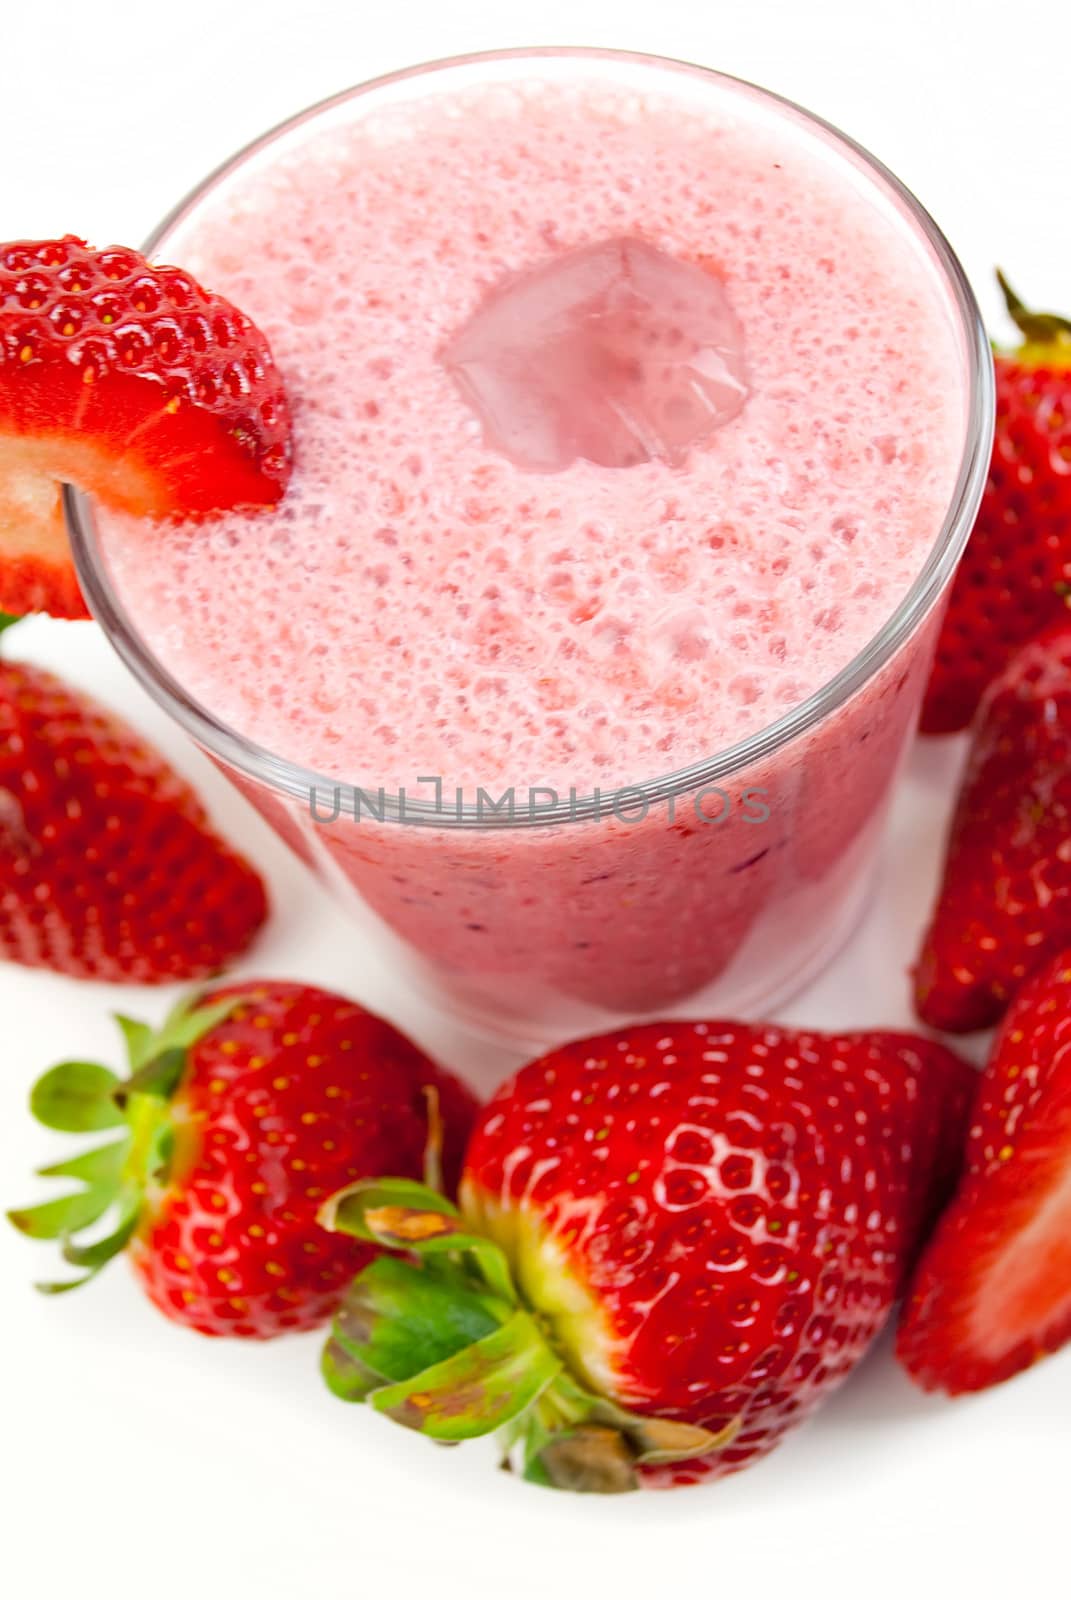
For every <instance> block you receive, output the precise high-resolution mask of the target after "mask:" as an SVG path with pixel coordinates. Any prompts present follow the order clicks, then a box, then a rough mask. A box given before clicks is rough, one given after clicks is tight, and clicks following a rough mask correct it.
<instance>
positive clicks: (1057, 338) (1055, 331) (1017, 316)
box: [997, 267, 1071, 344]
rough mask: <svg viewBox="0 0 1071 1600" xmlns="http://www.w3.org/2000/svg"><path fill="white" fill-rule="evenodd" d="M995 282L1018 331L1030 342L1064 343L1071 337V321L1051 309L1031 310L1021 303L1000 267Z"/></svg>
mask: <svg viewBox="0 0 1071 1600" xmlns="http://www.w3.org/2000/svg"><path fill="white" fill-rule="evenodd" d="M997 282H998V283H999V284H1000V288H1001V292H1002V294H1003V295H1004V304H1005V305H1006V306H1007V308H1008V315H1009V316H1010V317H1011V319H1012V321H1013V322H1014V323H1015V326H1016V327H1017V328H1018V329H1019V332H1020V333H1021V334H1022V335H1023V337H1024V339H1026V340H1027V341H1028V342H1029V343H1030V344H1066V343H1067V342H1068V340H1069V338H1071V321H1069V320H1068V318H1067V317H1060V316H1057V315H1056V314H1055V313H1054V312H1051V311H1031V310H1030V309H1029V308H1028V307H1027V306H1025V305H1024V304H1023V302H1022V301H1021V300H1020V298H1019V296H1018V295H1017V294H1016V292H1015V290H1014V289H1013V288H1012V286H1011V284H1010V283H1009V282H1008V280H1007V278H1006V277H1005V276H1004V274H1003V272H1002V271H1001V269H1000V268H999V267H998V268H997Z"/></svg>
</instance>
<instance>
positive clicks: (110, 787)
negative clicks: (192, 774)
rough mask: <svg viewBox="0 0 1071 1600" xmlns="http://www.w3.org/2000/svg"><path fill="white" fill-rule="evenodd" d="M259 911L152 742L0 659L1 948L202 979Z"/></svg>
mask: <svg viewBox="0 0 1071 1600" xmlns="http://www.w3.org/2000/svg"><path fill="white" fill-rule="evenodd" d="M267 910H268V906H267V898H266V895H265V891H264V886H263V884H262V882H261V880H260V878H259V876H258V875H257V873H256V872H255V871H254V870H253V868H252V867H251V866H249V865H248V863H247V862H245V861H244V860H242V858H241V857H240V856H238V855H237V854H236V853H235V852H234V851H232V850H231V849H230V848H229V847H228V846H227V845H226V844H225V843H224V842H223V841H222V840H221V839H220V838H219V837H218V836H217V835H216V834H215V833H214V832H213V831H212V829H211V827H210V824H209V820H208V817H207V815H206V813H205V811H204V809H203V807H202V806H201V804H200V801H199V800H198V799H197V797H196V795H195V794H194V792H193V790H192V789H191V788H190V787H189V785H188V784H187V783H186V782H185V781H184V780H183V779H182V778H180V777H179V775H178V774H177V773H176V772H175V771H173V770H172V768H171V767H169V766H168V765H167V763H166V762H165V761H164V760H163V758H162V757H161V756H160V755H159V754H158V753H157V752H156V751H155V750H153V749H152V747H151V746H150V745H148V744H146V743H145V741H144V740H142V739H141V738H140V737H139V736H138V735H137V734H136V733H135V732H134V731H133V730H132V729H131V728H129V727H128V726H127V725H126V724H125V723H123V722H122V721H121V720H120V719H119V718H118V717H116V716H114V715H113V714H112V713H111V712H108V711H106V710H105V709H104V708H103V707H101V706H99V705H97V704H95V703H94V702H93V701H91V700H89V699H88V698H86V697H85V696H84V695H82V694H80V693H78V692H76V691H75V690H74V689H72V688H70V687H69V686H68V685H66V684H65V683H63V682H62V680H61V679H59V678H58V677H56V676H55V675H54V674H52V673H50V672H46V671H44V670H43V669H42V668H40V667H36V666H32V665H30V664H29V663H26V662H17V661H0V957H2V958H3V959H5V960H9V961H18V962H21V963H22V964H23V965H25V966H31V967H49V968H51V969H52V970H53V971H56V972H62V973H65V974H67V975H69V976H71V977H77V978H95V979H100V980H104V981H108V982H116V983H118V982H128V983H145V984H153V983H169V982H172V981H173V980H176V979H197V978H203V977H208V976H210V975H212V974H214V973H216V972H218V971H219V970H220V968H221V967H222V966H223V965H224V964H225V963H226V961H228V960H229V959H230V958H232V957H234V956H236V955H237V954H239V953H240V952H241V951H242V950H243V949H245V947H246V946H247V945H248V944H249V943H250V941H251V940H252V938H253V937H254V935H255V934H256V932H257V930H258V929H259V928H260V926H261V924H262V923H263V921H264V919H265V917H266V915H267Z"/></svg>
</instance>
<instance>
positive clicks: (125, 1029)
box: [113, 1011, 155, 1072]
mask: <svg viewBox="0 0 1071 1600" xmlns="http://www.w3.org/2000/svg"><path fill="white" fill-rule="evenodd" d="M113 1016H114V1019H115V1022H116V1024H117V1026H118V1028H119V1031H120V1033H121V1034H122V1035H123V1041H124V1043H125V1044H126V1059H127V1062H128V1064H129V1067H130V1071H131V1072H137V1070H138V1068H139V1067H140V1066H142V1065H144V1063H145V1061H146V1060H147V1059H148V1057H149V1055H150V1053H151V1051H152V1044H153V1040H154V1038H155V1034H154V1033H153V1030H152V1028H151V1027H150V1026H149V1024H148V1023H147V1022H139V1021H138V1019H137V1018H136V1017H124V1016H123V1015H122V1013H121V1012H119V1011H116V1012H113Z"/></svg>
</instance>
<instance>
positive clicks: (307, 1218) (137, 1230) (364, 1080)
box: [10, 980, 475, 1339]
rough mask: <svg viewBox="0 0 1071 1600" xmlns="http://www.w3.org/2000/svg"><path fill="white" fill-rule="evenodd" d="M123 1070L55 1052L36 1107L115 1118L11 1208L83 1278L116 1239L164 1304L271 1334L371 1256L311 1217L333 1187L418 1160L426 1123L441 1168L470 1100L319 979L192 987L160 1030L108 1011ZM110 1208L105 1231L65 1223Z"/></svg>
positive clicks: (212, 1328) (449, 1162) (112, 1250)
mask: <svg viewBox="0 0 1071 1600" xmlns="http://www.w3.org/2000/svg"><path fill="white" fill-rule="evenodd" d="M119 1020H120V1023H121V1025H122V1027H123V1031H124V1033H125V1035H126V1038H127V1044H128V1048H129V1053H130V1066H131V1076H130V1077H129V1078H127V1080H126V1081H125V1082H120V1081H119V1079H118V1078H116V1077H115V1075H114V1074H113V1073H111V1072H109V1071H108V1069H107V1068H106V1067H102V1066H96V1065H94V1064H93V1063H87V1062H77V1061H76V1062H66V1063H64V1064H63V1065H61V1066H59V1067H55V1068H53V1070H52V1071H51V1072H49V1073H46V1074H45V1076H44V1077H43V1078H42V1079H41V1080H40V1082H39V1083H38V1084H37V1086H36V1088H35V1090H34V1094H33V1100H32V1106H33V1110H34V1112H35V1114H36V1116H37V1117H38V1119H39V1120H40V1121H41V1122H43V1123H44V1124H45V1125H46V1126H47V1127H50V1128H59V1129H63V1130H66V1131H72V1132H74V1131H79V1132H82V1131H93V1132H96V1131H97V1130H99V1129H106V1128H107V1129H110V1128H122V1129H123V1130H124V1132H123V1136H122V1137H120V1138H118V1139H117V1140H116V1141H115V1142H114V1143H112V1144H108V1145H105V1146H104V1147H103V1148H101V1149H99V1150H92V1151H90V1152H88V1153H86V1152H83V1153H82V1154H80V1155H76V1156H74V1157H73V1158H72V1159H71V1160H69V1161H65V1162H60V1163H59V1164H58V1165H56V1166H51V1167H46V1168H43V1169H42V1172H43V1174H44V1175H45V1176H49V1177H69V1178H75V1179H80V1180H81V1181H82V1183H83V1184H84V1188H82V1189H81V1190H79V1191H77V1192H75V1193H74V1194H72V1195H69V1196H66V1197H65V1198H63V1199H60V1200H52V1201H46V1202H45V1203H44V1204H43V1205H39V1206H36V1207H33V1208H31V1209H29V1210H24V1211H17V1212H12V1213H11V1214H10V1215H11V1219H12V1221H13V1222H14V1223H15V1225H16V1226H17V1227H18V1228H20V1229H22V1231H23V1232H25V1233H28V1234H30V1235H31V1236H32V1237H34V1238H38V1239H56V1238H60V1239H62V1240H63V1241H64V1249H63V1254H64V1258H65V1259H66V1260H67V1261H68V1262H69V1263H70V1264H71V1265H72V1266H75V1267H78V1268H82V1269H84V1276H83V1277H81V1278H77V1279H74V1280H73V1281H72V1282H70V1283H60V1284H53V1285H47V1286H45V1287H48V1288H50V1289H52V1290H56V1289H65V1288H71V1287H74V1286H75V1285H76V1284H78V1283H83V1282H85V1281H86V1278H87V1277H91V1276H92V1275H93V1274H94V1273H95V1272H96V1271H97V1270H98V1269H99V1268H100V1267H101V1266H103V1265H104V1263H105V1262H106V1261H108V1260H110V1259H111V1258H112V1257H113V1256H115V1255H117V1254H119V1252H120V1251H122V1250H125V1251H126V1253H127V1254H128V1256H129V1257H130V1260H131V1263H132V1264H133V1267H134V1270H135V1272H136V1273H137V1275H138V1277H139V1279H140V1280H141V1283H142V1286H143V1288H144V1289H145V1292H146V1293H147V1294H148V1296H149V1298H150V1300H152V1301H153V1303H154V1304H155V1305H156V1306H158V1307H159V1309H160V1310H161V1311H162V1312H163V1313H164V1315H165V1316H167V1317H171V1318H172V1319H173V1320H174V1321H175V1322H180V1323H183V1324H184V1325H185V1326H186V1327H189V1328H193V1329H195V1330H196V1331H197V1332H198V1333H204V1334H230V1335H233V1336H235V1337H238V1338H246V1339H270V1338H273V1337H274V1336H275V1335H276V1334H280V1333H286V1332H289V1331H291V1330H293V1329H301V1328H311V1327H315V1326H316V1325H317V1324H318V1323H320V1322H322V1321H324V1320H325V1319H326V1318H327V1317H329V1316H330V1315H331V1313H332V1312H333V1311H334V1309H335V1307H336V1306H337V1304H338V1302H339V1298H340V1296H341V1294H342V1292H343V1290H344V1289H345V1287H346V1285H347V1284H348V1282H349V1281H350V1279H351V1278H352V1276H353V1274H354V1272H355V1271H357V1270H358V1269H359V1268H360V1267H362V1266H363V1265H364V1264H365V1263H366V1262H367V1261H368V1260H369V1259H370V1257H371V1256H372V1255H373V1254H374V1250H373V1249H372V1248H371V1247H370V1246H369V1245H367V1244H359V1243H357V1242H356V1241H355V1240H353V1239H348V1238H346V1237H344V1236H343V1235H341V1234H336V1235H332V1234H329V1233H327V1232H326V1231H325V1230H324V1229H323V1228H322V1227H321V1226H320V1224H319V1223H318V1222H317V1220H316V1214H317V1210H318V1208H319V1207H320V1206H321V1205H322V1204H323V1202H324V1200H325V1199H326V1198H327V1196H328V1195H330V1194H331V1193H332V1191H333V1190H335V1189H337V1188H338V1187H339V1185H340V1184H343V1183H351V1182H353V1181H354V1180H356V1179H358V1178H367V1177H369V1176H371V1175H374V1174H377V1173H381V1172H388V1171H389V1172H401V1173H410V1174H412V1176H413V1177H416V1176H417V1175H418V1174H420V1173H421V1171H422V1170H423V1163H424V1161H425V1156H426V1153H428V1152H429V1151H430V1153H431V1155H432V1156H433V1157H434V1156H436V1154H437V1151H438V1144H439V1134H440V1132H443V1133H444V1135H445V1144H444V1146H443V1149H442V1157H443V1160H444V1162H445V1173H446V1177H447V1179H448V1181H454V1180H456V1177H457V1172H458V1169H459V1167H460V1161H461V1151H462V1147H463V1142H464V1138H465V1135H466V1133H467V1132H468V1128H469V1125H470V1123H471V1121H472V1117H473V1114H474V1111H475V1103H474V1101H473V1100H472V1098H471V1096H470V1095H469V1093H468V1091H467V1090H466V1089H464V1088H463V1087H462V1086H461V1084H460V1083H458V1082H457V1080H456V1079H454V1078H452V1077H450V1076H449V1075H448V1074H447V1073H444V1072H442V1071H440V1070H439V1069H438V1068H437V1067H436V1066H435V1065H434V1063H433V1062H431V1061H430V1060H429V1059H428V1057H427V1056H425V1055H424V1054H423V1052H422V1051H420V1050H418V1049H417V1047H416V1046H415V1045H414V1044H411V1043H410V1041H409V1040H408V1039H406V1038H405V1037H404V1036H403V1035H402V1034H400V1033H399V1032H398V1031H397V1029H395V1028H392V1027H391V1026H390V1024H389V1023H387V1022H384V1021H382V1020H381V1018H379V1017H375V1016H373V1015H372V1014H371V1013H370V1012H368V1011H365V1010H364V1009H363V1008H362V1007H361V1006H358V1005H355V1004H354V1003H353V1002H352V1001H350V1000H344V999H342V998H341V997H340V996H339V995H336V994H328V993H327V992H326V991H325V990H323V989H313V988H310V987H308V986H306V985H302V984H296V983H277V982H275V981H274V980H272V981H264V982H258V981H254V980H250V981H248V982H246V983H241V984H235V985H233V986H231V987H228V988H224V989H217V990H215V991H213V992H212V993H211V994H208V995H204V996H200V997H195V999H194V1000H193V1001H192V1002H191V1003H187V1004H185V1005H183V1006H181V1007H180V1008H179V1009H178V1010H177V1011H176V1012H174V1013H173V1014H172V1015H171V1017H170V1018H169V1019H168V1021H167V1022H166V1023H165V1025H164V1027H163V1029H162V1030H161V1031H160V1032H159V1033H153V1032H152V1030H151V1029H149V1028H147V1027H145V1026H144V1025H143V1024H140V1023H133V1022H130V1021H129V1020H127V1019H125V1018H120V1019H119ZM109 1212H110V1213H111V1214H112V1217H113V1228H112V1231H111V1232H110V1233H109V1234H108V1235H107V1236H106V1238H105V1239H104V1240H103V1241H102V1242H97V1243H92V1244H86V1245H82V1244H76V1243H74V1242H73V1236H74V1235H76V1234H78V1233H79V1232H80V1231H81V1230H82V1229H84V1228H87V1227H90V1226H91V1225H92V1224H93V1223H94V1222H96V1221H97V1220H98V1219H100V1218H102V1217H104V1216H105V1214H106V1213H109Z"/></svg>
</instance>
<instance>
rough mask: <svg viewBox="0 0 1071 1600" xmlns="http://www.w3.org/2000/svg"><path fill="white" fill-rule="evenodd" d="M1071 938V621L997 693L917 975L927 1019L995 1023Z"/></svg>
mask: <svg viewBox="0 0 1071 1600" xmlns="http://www.w3.org/2000/svg"><path fill="white" fill-rule="evenodd" d="M1069 942H1071V621H1069V622H1064V623H1061V624H1060V625H1059V626H1058V627H1056V628H1053V629H1050V630H1049V631H1048V632H1047V633H1045V634H1043V635H1042V636H1041V637H1040V638H1038V639H1036V640H1034V641H1033V642H1031V643H1030V644H1027V645H1024V646H1023V648H1022V649H1021V650H1020V651H1019V653H1018V654H1017V655H1016V656H1014V657H1013V659H1012V661H1011V663H1010V664H1009V665H1008V667H1007V668H1006V669H1005V671H1004V672H1003V673H1002V675H1001V676H1000V677H999V678H998V679H997V680H996V682H994V683H993V684H992V685H991V686H990V688H989V690H988V691H987V693H986V696H985V698H984V699H983V701H982V705H981V707H980V710H979V715H978V722H977V724H976V727H975V731H974V737H973V743H972V746H971V752H970V759H969V762H968V765H967V771H966V775H965V777H964V780H963V787H962V789H961V791H960V796H959V801H958V804H957V807H956V812H955V816H954V817H953V820H952V828H951V832H950V834H949V839H948V850H947V856H946V860H945V869H944V878H943V881H942V884H941V890H940V894H939V896H938V900H937V906H936V908H935V910H934V914H933V920H932V922H931V924H930V927H929V928H928V930H927V932H926V936H925V938H924V940H923V945H922V951H921V953H920V956H919V961H918V968H917V971H916V975H915V1004H916V1007H917V1009H918V1014H919V1016H920V1017H921V1018H922V1020H923V1021H924V1022H926V1023H929V1025H930V1026H931V1027H934V1028H944V1029H946V1030H949V1031H951V1032H954V1033H963V1032H968V1031H970V1030H971V1029H972V1028H985V1027H988V1026H989V1025H990V1024H991V1023H993V1022H995V1021H996V1020H997V1018H998V1017H999V1016H1000V1015H1001V1013H1002V1012H1003V1010H1004V1008H1005V1007H1006V1005H1007V1004H1008V1001H1009V1000H1010V998H1011V996H1012V995H1013V994H1014V992H1015V990H1016V988H1017V986H1018V985H1019V984H1020V983H1021V982H1022V980H1023V978H1024V977H1025V976H1026V975H1027V974H1028V973H1029V972H1032V971H1034V970H1035V969H1036V968H1037V967H1038V966H1040V965H1041V964H1042V963H1043V962H1045V961H1046V960H1047V959H1048V958H1049V957H1050V956H1051V955H1052V954H1053V952H1054V951H1055V950H1059V949H1061V948H1062V947H1063V946H1064V945H1066V944H1067V943H1069Z"/></svg>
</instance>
